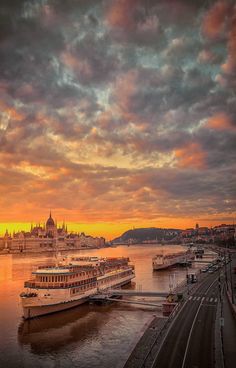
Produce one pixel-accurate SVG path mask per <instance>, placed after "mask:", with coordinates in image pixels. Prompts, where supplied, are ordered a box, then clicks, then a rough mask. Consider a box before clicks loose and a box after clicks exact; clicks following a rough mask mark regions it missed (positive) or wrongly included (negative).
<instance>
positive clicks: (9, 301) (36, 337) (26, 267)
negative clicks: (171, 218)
mask: <svg viewBox="0 0 236 368" xmlns="http://www.w3.org/2000/svg"><path fill="white" fill-rule="evenodd" d="M160 249H161V250H164V251H166V252H170V251H173V250H179V249H181V247H178V246H169V247H167V246H157V245H155V246H135V247H134V246H132V247H122V246H120V247H117V248H110V249H109V248H105V249H101V250H97V249H96V250H90V251H77V252H75V253H70V254H71V255H72V254H82V255H98V256H114V257H116V256H128V257H130V260H131V261H132V263H133V264H134V265H135V271H136V277H135V279H134V281H133V282H132V285H131V286H130V287H132V288H136V289H139V290H158V291H162V290H169V285H170V283H171V284H173V283H174V284H177V283H179V282H181V281H182V280H183V279H184V278H185V277H186V273H185V270H184V269H177V268H173V269H171V270H170V271H161V272H153V271H152V261H151V259H152V257H153V255H155V254H156V252H157V250H160ZM50 260H52V255H50V254H49V255H48V254H47V255H45V254H43V255H42V254H41V255H30V256H29V255H1V256H0V262H1V263H0V302H1V304H0V367H35V368H36V367H48V368H49V367H50V368H51V367H57V368H59V367H68V368H69V367H80V368H93V367H100V368H106V367H111V366H112V367H114V368H115V367H122V364H123V363H124V362H125V360H126V359H127V358H128V355H129V353H130V349H131V348H132V347H133V346H134V344H135V341H137V339H138V337H139V336H140V334H141V332H142V331H143V330H144V328H145V326H146V325H147V324H148V323H149V321H150V319H151V318H152V316H153V314H156V315H158V314H159V313H160V312H159V311H158V310H157V309H155V308H154V307H150V306H138V305H135V304H119V303H117V304H115V303H114V304H111V305H103V306H96V305H89V304H85V305H82V306H80V307H78V308H76V309H71V310H68V311H65V312H62V313H58V314H54V315H51V316H45V317H41V318H37V319H35V320H31V321H26V322H23V320H22V318H21V313H22V312H21V306H20V302H19V297H18V295H19V294H20V292H21V291H22V287H23V282H24V281H25V280H27V279H29V278H30V276H31V272H32V271H33V270H34V269H36V268H37V267H38V266H39V265H43V264H45V263H48V262H49V261H50ZM170 275H171V276H170Z"/></svg>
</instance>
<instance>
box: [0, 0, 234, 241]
mask: <svg viewBox="0 0 236 368" xmlns="http://www.w3.org/2000/svg"><path fill="white" fill-rule="evenodd" d="M1 9H2V12H1V20H2V22H1V24H2V29H1V38H0V53H1V58H0V68H1V71H2V73H1V77H0V96H1V99H0V194H1V195H0V233H3V232H4V231H5V228H8V229H9V230H10V231H13V230H15V231H17V230H21V229H22V228H23V229H25V230H27V229H28V228H29V227H30V224H31V222H34V223H37V222H39V221H40V220H42V219H43V218H45V215H47V214H48V213H49V211H50V209H52V212H53V215H54V218H56V219H58V222H60V223H62V222H63V220H65V221H66V222H67V224H68V228H69V230H70V231H80V232H85V233H88V234H91V235H93V236H104V237H106V239H112V238H114V237H116V236H118V235H120V234H121V233H122V232H124V231H126V230H128V229H130V228H133V227H136V228H137V227H152V226H155V227H162V228H163V227H166V228H181V229H184V228H188V227H193V226H194V225H195V223H196V222H198V223H200V224H201V225H202V226H209V227H210V226H215V225H217V224H221V223H233V222H234V219H235V218H236V211H235V194H236V193H235V138H236V121H235V116H236V110H235V106H236V95H235V86H236V77H235V76H236V61H235V60H236V42H235V35H236V27H235V15H236V7H235V4H234V1H230V0H228V1H223V0H222V1H208V2H206V1H203V0H200V1H191V2H189V1H187V0H176V1H173V0H165V1H164V0H149V1H147V0H146V1H144V0H119V1H118V0H112V1H105V0H104V1H102V0H101V1H95V0H89V1H86V2H85V1H80V0H78V1H76V2H74V1H69V2H66V3H65V2H62V1H58V2H55V1H50V0H48V1H42V2H35V1H33V0H32V1H24V0H22V1H12V2H11V4H10V3H9V2H8V1H5V0H4V1H3V2H2V4H1Z"/></svg>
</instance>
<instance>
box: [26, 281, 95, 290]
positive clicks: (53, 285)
mask: <svg viewBox="0 0 236 368" xmlns="http://www.w3.org/2000/svg"><path fill="white" fill-rule="evenodd" d="M86 286H94V287H96V280H93V281H91V282H85V283H84V284H76V283H71V282H68V283H65V282H59V283H57V282H50V283H48V282H32V281H25V283H24V287H25V288H32V289H64V288H74V287H76V288H81V289H82V288H84V287H86Z"/></svg>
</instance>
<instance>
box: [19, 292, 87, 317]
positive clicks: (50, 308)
mask: <svg viewBox="0 0 236 368" xmlns="http://www.w3.org/2000/svg"><path fill="white" fill-rule="evenodd" d="M88 298H89V297H85V298H81V299H78V300H73V301H70V302H64V303H59V304H52V305H41V306H40V305H38V306H31V307H23V313H24V315H23V317H24V319H30V318H35V317H39V316H44V315H46V314H51V313H56V312H61V311H64V310H66V309H70V308H74V307H77V306H78V305H80V304H83V303H85V302H86V301H88Z"/></svg>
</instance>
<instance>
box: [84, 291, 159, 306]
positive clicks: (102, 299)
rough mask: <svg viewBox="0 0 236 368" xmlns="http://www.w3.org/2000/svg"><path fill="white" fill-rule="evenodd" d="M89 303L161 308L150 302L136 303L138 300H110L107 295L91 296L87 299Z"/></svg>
mask: <svg viewBox="0 0 236 368" xmlns="http://www.w3.org/2000/svg"><path fill="white" fill-rule="evenodd" d="M89 300H90V301H94V302H106V301H111V302H117V303H126V304H139V305H147V306H150V307H156V308H162V307H163V306H162V304H155V303H150V302H145V301H138V300H127V299H116V298H111V297H109V296H108V295H105V294H97V295H91V296H90V297H89Z"/></svg>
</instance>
